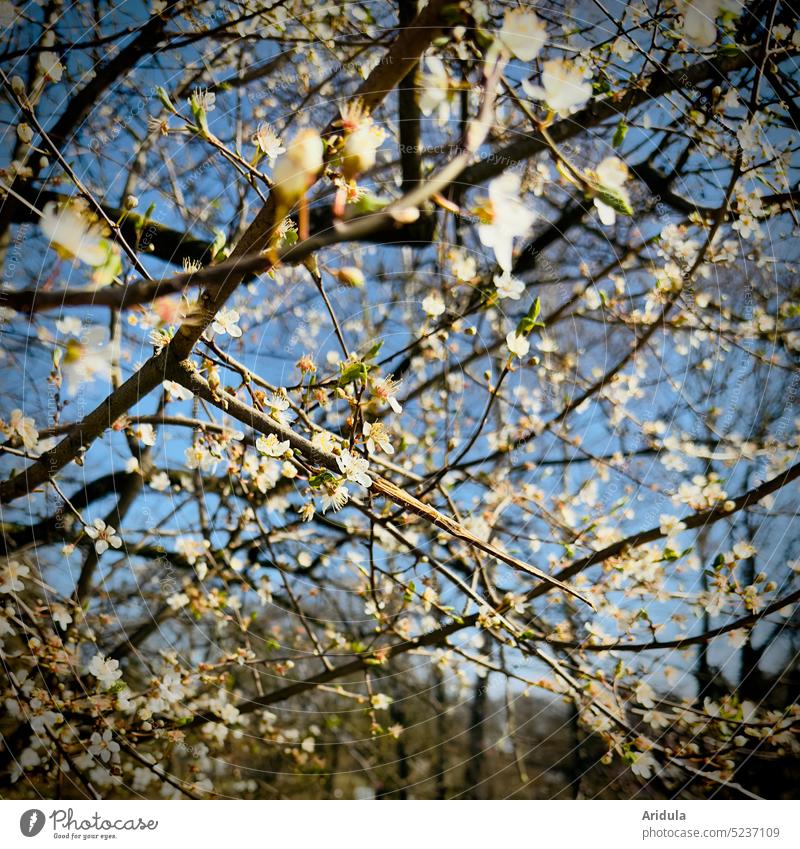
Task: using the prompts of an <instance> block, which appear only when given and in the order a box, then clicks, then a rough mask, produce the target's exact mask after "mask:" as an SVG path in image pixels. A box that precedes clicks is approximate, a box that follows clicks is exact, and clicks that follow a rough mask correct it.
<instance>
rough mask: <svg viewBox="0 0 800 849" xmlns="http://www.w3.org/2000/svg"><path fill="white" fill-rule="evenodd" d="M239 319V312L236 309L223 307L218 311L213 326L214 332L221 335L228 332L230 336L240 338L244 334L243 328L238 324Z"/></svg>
mask: <svg viewBox="0 0 800 849" xmlns="http://www.w3.org/2000/svg"><path fill="white" fill-rule="evenodd" d="M238 321H239V313H238V312H236V310H227V309H221V310H220V311H219V312H218V313H217V316H216V318H215V319H214V322H213V324H212V325H211V328H212V330H213V331H214V333H217V334H220V335H222V334H225V333H227V334H228V336H233V338H234V339H238V338H239V337H240V336H241V335H242V329H241V327H239V325H238V324H237V322H238Z"/></svg>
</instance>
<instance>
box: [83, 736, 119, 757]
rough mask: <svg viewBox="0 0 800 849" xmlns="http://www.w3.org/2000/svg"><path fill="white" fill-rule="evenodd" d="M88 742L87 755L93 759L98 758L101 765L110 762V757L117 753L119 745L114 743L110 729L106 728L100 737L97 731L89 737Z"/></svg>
mask: <svg viewBox="0 0 800 849" xmlns="http://www.w3.org/2000/svg"><path fill="white" fill-rule="evenodd" d="M90 742H91V745H90V746H89V754H90V755H93V756H94V757H95V758H97V757H99V758H100V760H101V761H102V762H103V763H108V762H109V761H110V760H111V756H112V755H116V754H117V752H119V743H117V742H115V740H114V735H113V734H112V733H111V729H110V728H106V730H105V731H104V732H103V733H102V735H101V734H100V732H99V731H95V732H94V733H93V734H92V736H91V740H90Z"/></svg>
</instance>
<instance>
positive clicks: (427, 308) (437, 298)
mask: <svg viewBox="0 0 800 849" xmlns="http://www.w3.org/2000/svg"><path fill="white" fill-rule="evenodd" d="M422 309H423V312H425V314H426V315H429V316H430V317H431V318H438V317H439V316H440V315H441V314H442V313H443V312H444V311H445V305H444V301H443V300H442V296H441V295H440V294H439V293H438V292H431V294H430V295H428V296H427V297H426V298H424V299H423V301H422Z"/></svg>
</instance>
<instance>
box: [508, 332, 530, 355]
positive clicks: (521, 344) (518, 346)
mask: <svg viewBox="0 0 800 849" xmlns="http://www.w3.org/2000/svg"><path fill="white" fill-rule="evenodd" d="M506 345H507V346H508V350H509V351H510V352H511V353H512V354H513V355H514V356H516V357H519V358H520V359H522V358H523V357H524V356H526V355H527V353H528V351H530V349H531V344H530V342H528V340H527V339H526V338H525V337H524V336H520V335H518V334H517V332H516V330H512V331H511V333H509V334H508V336H506Z"/></svg>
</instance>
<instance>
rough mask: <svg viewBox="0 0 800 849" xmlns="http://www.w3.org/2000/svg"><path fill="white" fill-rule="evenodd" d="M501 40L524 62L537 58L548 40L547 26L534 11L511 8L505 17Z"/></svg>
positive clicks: (510, 51)
mask: <svg viewBox="0 0 800 849" xmlns="http://www.w3.org/2000/svg"><path fill="white" fill-rule="evenodd" d="M499 40H500V42H501V43H502V45H503V46H504V47H505V48H506V49H507V50H508V51H509V53H511V54H513V55H514V56H516V57H517V59H520V60H521V61H523V62H530V61H531V60H533V59H535V58H536V57H537V56H538V55H539V52H540V51H541V49H542V47H544V44H545V42H546V41H547V28H546V27H545V25H544V23H543V22H542V20H541V19H540V18H538V17H537V16H536V14H535V13H534V12H528V11H526V10H525V9H509V10H508V11H507V12H506V14H505V17H504V18H503V29H502V30H501V31H500V36H499Z"/></svg>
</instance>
